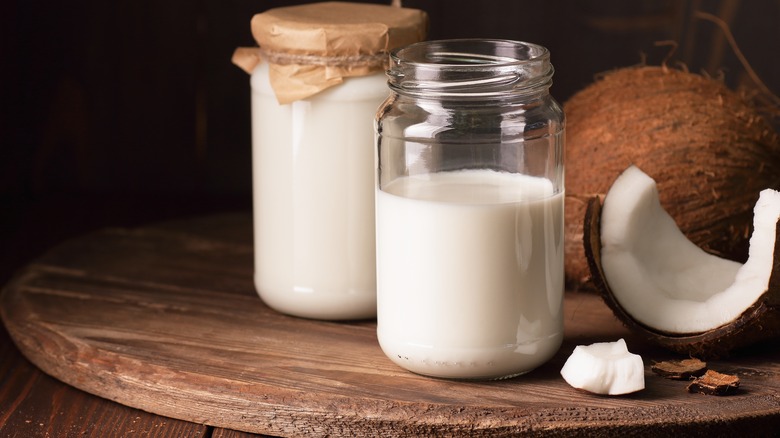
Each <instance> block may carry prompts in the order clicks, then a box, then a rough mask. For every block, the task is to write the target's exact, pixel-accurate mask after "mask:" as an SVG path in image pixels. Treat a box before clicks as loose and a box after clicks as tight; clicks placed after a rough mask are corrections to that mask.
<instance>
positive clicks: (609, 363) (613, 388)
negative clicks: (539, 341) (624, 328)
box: [561, 339, 645, 395]
mask: <svg viewBox="0 0 780 438" xmlns="http://www.w3.org/2000/svg"><path fill="white" fill-rule="evenodd" d="M561 376H563V379H564V380H566V383H568V384H569V385H571V386H573V387H574V388H578V389H583V390H585V391H588V392H592V393H595V394H608V395H621V394H630V393H632V392H636V391H639V390H642V389H644V388H645V373H644V362H642V357H641V356H639V355H638V354H633V353H631V352H629V351H628V347H627V346H626V341H625V340H623V339H619V340H617V341H615V342H597V343H595V344H590V345H578V346H577V347H575V348H574V351H573V352H572V354H571V356H569V358H568V359H567V360H566V363H564V364H563V368H561Z"/></svg>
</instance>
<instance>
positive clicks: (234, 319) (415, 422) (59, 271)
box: [0, 214, 780, 437]
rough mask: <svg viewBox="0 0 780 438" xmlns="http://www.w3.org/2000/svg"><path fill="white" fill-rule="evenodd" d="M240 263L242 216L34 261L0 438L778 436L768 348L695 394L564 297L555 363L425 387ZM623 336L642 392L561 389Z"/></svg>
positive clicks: (8, 354) (775, 369)
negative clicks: (280, 303) (574, 364)
mask: <svg viewBox="0 0 780 438" xmlns="http://www.w3.org/2000/svg"><path fill="white" fill-rule="evenodd" d="M251 261H252V246H251V217H250V216H249V215H248V214H233V215H219V216H210V217H203V218H198V219H193V220H182V221H174V222H167V223H161V224H154V225H149V226H146V227H141V228H137V229H105V230H101V231H98V232H94V233H91V234H88V235H85V236H82V237H79V238H76V239H73V240H70V241H68V242H65V243H64V244H62V245H59V246H57V247H55V248H53V249H52V250H51V251H49V252H48V253H46V254H45V255H44V256H42V257H41V258H39V259H38V260H36V261H35V262H34V263H32V264H30V265H29V266H28V267H27V268H25V269H24V270H22V271H21V272H20V273H19V274H18V275H17V276H16V278H15V279H14V280H13V281H12V282H11V283H9V284H8V285H6V287H5V289H4V290H3V295H2V307H0V314H2V317H3V321H4V323H5V325H6V327H7V328H8V333H6V332H5V331H3V332H2V333H0V353H1V355H0V357H2V358H3V360H2V363H1V364H0V383H1V384H2V386H0V436H20V437H22V436H25V437H26V436H106V435H113V436H212V437H239V436H255V435H252V434H253V433H260V434H270V435H285V436H286V435H290V436H294V435H301V436H302V435H309V434H313V435H332V436H334V435H344V436H359V435H363V436H380V435H381V436H389V435H417V436H419V435H423V434H425V435H464V436H476V435H485V436H496V435H513V434H524V435H526V436H533V435H544V436H578V435H583V434H590V435H604V434H609V435H615V434H618V435H643V436H669V435H677V436H685V435H704V434H706V435H708V436H734V435H736V434H742V433H744V431H745V430H746V428H749V430H750V432H751V434H752V435H753V436H756V435H758V436H760V435H767V436H771V435H772V434H773V433H774V432H775V431H776V430H777V427H778V426H780V374H779V373H780V365H778V359H780V352H779V350H778V348H777V345H762V346H756V347H755V348H751V349H749V350H747V351H743V352H740V354H739V356H736V357H733V358H731V359H726V360H720V361H714V362H711V363H710V364H709V365H710V367H711V368H713V369H716V370H718V371H721V372H728V373H733V374H736V375H738V376H739V377H740V378H741V379H742V387H741V389H740V391H739V392H738V393H737V394H736V395H733V396H728V397H715V396H704V395H700V394H690V393H688V392H687V391H686V390H685V386H686V384H685V382H677V381H671V380H667V379H663V378H661V377H659V376H656V375H654V374H652V373H651V372H650V370H649V367H650V363H651V362H652V361H653V360H664V359H668V358H672V357H674V356H673V355H672V354H671V353H668V352H665V351H662V350H659V349H657V348H654V347H652V346H649V345H646V344H643V343H642V342H641V341H640V340H638V338H636V337H634V336H633V335H632V334H631V333H629V332H628V331H627V330H626V329H625V328H624V327H622V326H621V325H620V324H619V323H618V322H617V321H616V320H615V318H614V317H613V316H612V315H611V314H610V313H609V310H608V309H607V308H606V306H605V305H604V304H603V303H602V302H601V300H600V299H599V298H598V297H596V296H594V295H591V294H588V293H583V292H571V291H570V292H567V296H566V300H565V309H566V310H565V325H566V333H565V341H564V345H563V347H562V348H561V350H560V351H559V353H558V354H557V355H556V357H555V358H553V359H552V360H551V361H550V362H549V363H548V364H546V365H544V366H542V367H541V368H539V369H538V370H535V371H534V372H532V373H530V374H528V375H526V376H521V377H519V378H515V379H510V380H506V381H498V382H458V381H448V380H439V379H430V378H426V377H422V376H417V375H414V374H411V373H408V372H406V371H404V370H402V369H400V368H398V367H396V366H395V365H393V364H392V363H391V362H390V361H389V360H387V359H386V358H384V357H383V355H382V353H381V350H380V349H379V347H378V345H377V344H376V339H375V336H374V328H375V324H374V322H373V321H361V322H349V323H334V322H320V321H311V320H304V319H298V318H293V317H288V316H285V315H280V314H278V313H276V312H274V311H272V310H270V309H268V308H267V307H266V306H265V305H263V303H262V302H261V301H260V300H259V298H257V296H256V294H255V293H254V290H253V286H252V278H251V277H252V263H251ZM9 333H10V336H9ZM619 337H623V338H625V339H626V340H627V342H628V345H629V348H630V349H631V350H632V351H634V352H636V353H639V354H641V355H642V356H643V358H644V360H645V366H646V385H647V388H646V389H645V390H644V391H642V392H639V393H636V394H631V395H628V396H621V397H604V396H595V395H591V394H587V393H583V392H580V391H577V390H574V389H572V388H571V387H569V386H568V385H566V384H565V382H564V381H563V380H562V378H560V376H559V374H558V371H559V370H560V367H561V366H562V364H563V362H564V361H565V359H566V357H567V356H568V355H569V354H570V353H571V351H572V349H573V348H574V346H575V345H578V344H586V343H591V342H597V341H612V340H616V339H617V338H619ZM12 340H13V342H14V343H16V344H17V345H18V346H19V348H20V350H21V351H22V352H23V355H24V356H26V357H27V358H29V360H30V361H31V362H32V363H34V364H35V365H33V364H32V363H31V362H28V359H25V358H24V357H23V355H22V354H21V353H20V351H19V350H17V348H16V347H14V346H13V345H12V342H11V341H12ZM39 368H40V369H41V370H43V371H45V372H46V373H48V374H50V375H52V376H54V377H56V378H52V377H49V376H48V375H46V374H44V373H42V372H41V371H39ZM60 380H61V381H63V382H67V384H66V383H62V382H61V381H60ZM76 388H80V389H76ZM85 391H86V392H85ZM88 392H89V393H92V394H97V395H99V396H100V397H97V396H95V395H91V394H89V393H88ZM110 400H115V401H110ZM128 406H132V407H128Z"/></svg>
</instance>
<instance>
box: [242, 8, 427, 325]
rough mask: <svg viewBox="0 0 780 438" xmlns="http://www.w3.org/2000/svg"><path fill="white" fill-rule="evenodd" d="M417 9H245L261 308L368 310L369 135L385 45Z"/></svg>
mask: <svg viewBox="0 0 780 438" xmlns="http://www.w3.org/2000/svg"><path fill="white" fill-rule="evenodd" d="M426 25H427V17H426V15H425V13H423V12H421V11H419V10H414V9H408V8H400V7H391V6H384V5H372V4H360V3H341V2H325V3H312V4H306V5H300V6H291V7H282V8H275V9H270V10H268V11H266V12H264V13H262V14H257V15H255V16H254V17H253V18H252V34H253V36H254V38H255V40H256V41H257V43H258V45H259V48H254V49H250V48H245V49H239V50H238V51H237V52H236V54H235V55H234V62H235V63H236V64H238V65H239V66H242V68H244V69H245V70H247V71H249V72H250V73H251V90H252V99H251V101H252V110H251V113H252V175H253V210H254V212H253V215H254V245H255V286H256V289H257V292H258V293H259V295H260V297H261V298H262V299H263V300H264V301H265V303H266V304H268V305H269V306H270V307H271V308H273V309H275V310H277V311H280V312H283V313H287V314H290V315H295V316H301V317H306V318H317V319H333V320H336V319H359V318H371V317H374V316H375V315H376V265H375V245H374V242H375V234H374V148H373V143H374V133H373V120H374V117H375V114H376V110H377V108H378V107H379V105H380V104H381V103H382V101H383V100H384V99H385V98H386V97H387V95H388V90H387V86H386V78H385V75H384V70H385V68H386V66H387V60H388V53H389V51H390V50H391V49H393V48H395V47H400V46H403V45H407V44H411V43H414V42H417V41H420V40H422V39H423V37H424V33H425V30H426Z"/></svg>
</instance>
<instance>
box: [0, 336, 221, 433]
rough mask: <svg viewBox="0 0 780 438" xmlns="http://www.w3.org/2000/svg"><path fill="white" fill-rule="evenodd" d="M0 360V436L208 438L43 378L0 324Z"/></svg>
mask: <svg viewBox="0 0 780 438" xmlns="http://www.w3.org/2000/svg"><path fill="white" fill-rule="evenodd" d="M0 358H2V360H0V436H3V437H9V438H10V437H20V438H23V437H49V436H51V437H76V436H78V437H84V438H89V437H93V438H99V437H106V436H116V437H121V436H128V437H130V436H132V437H147V436H154V437H161V438H162V437H172V438H173V437H175V438H178V437H182V436H188V437H205V436H208V432H209V428H208V427H206V426H204V425H199V424H193V423H189V422H185V421H181V420H175V419H172V418H166V417H161V416H159V415H154V414H151V413H148V412H143V411H140V410H137V409H132V408H129V407H127V406H124V405H121V404H119V403H115V402H111V401H109V400H105V399H102V398H98V397H95V396H93V395H91V394H88V393H86V392H83V391H81V390H78V389H76V388H74V387H72V386H69V385H66V384H64V383H62V382H60V381H58V380H56V379H54V378H52V377H50V376H47V375H46V374H44V373H43V372H41V370H39V369H38V368H36V367H35V366H33V365H32V364H31V363H30V362H29V361H27V359H25V358H24V357H22V355H21V354H20V352H19V350H17V349H16V348H15V347H14V346H13V343H12V342H11V339H10V338H9V337H8V333H7V331H6V330H5V328H3V327H2V326H0Z"/></svg>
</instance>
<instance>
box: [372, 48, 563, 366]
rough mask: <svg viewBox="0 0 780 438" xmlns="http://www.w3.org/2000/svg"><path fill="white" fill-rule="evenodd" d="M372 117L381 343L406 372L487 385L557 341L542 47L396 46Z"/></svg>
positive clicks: (555, 249)
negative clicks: (385, 94)
mask: <svg viewBox="0 0 780 438" xmlns="http://www.w3.org/2000/svg"><path fill="white" fill-rule="evenodd" d="M387 74H388V78H389V80H388V84H389V87H390V89H391V92H392V93H391V96H390V97H389V98H388V99H387V100H386V101H385V103H384V104H383V106H382V107H381V108H380V110H379V112H378V114H377V121H376V124H375V128H376V141H377V190H376V206H377V208H376V220H377V229H376V233H377V296H378V302H377V305H378V315H377V324H378V327H377V334H378V338H379V343H380V345H381V347H382V349H383V351H384V352H385V354H386V355H387V356H388V357H389V358H390V359H391V360H393V361H394V362H395V363H397V364H398V365H400V366H402V367H404V368H406V369H409V370H411V371H413V372H416V373H420V374H425V375H431V376H436V377H445V378H468V379H495V378H505V377H510V376H515V375H519V374H523V373H526V372H528V371H530V370H532V369H534V368H536V367H537V366H539V365H541V364H542V363H544V362H546V361H547V360H548V359H550V358H551V357H552V356H553V355H554V354H555V352H556V351H557V350H558V348H559V347H560V344H561V341H562V338H563V320H562V302H563V293H564V273H563V203H564V199H563V198H564V117H563V112H562V110H561V108H560V106H559V105H558V103H556V101H555V100H554V99H553V98H552V97H551V95H550V93H549V88H550V86H551V83H552V75H553V68H552V65H551V64H550V55H549V52H548V51H547V49H545V48H544V47H541V46H538V45H534V44H528V43H522V42H514V41H505V40H446V41H428V42H422V43H417V44H413V45H410V46H408V47H405V48H402V49H399V50H395V51H393V52H392V55H391V67H390V70H389V71H388V73H387Z"/></svg>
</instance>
